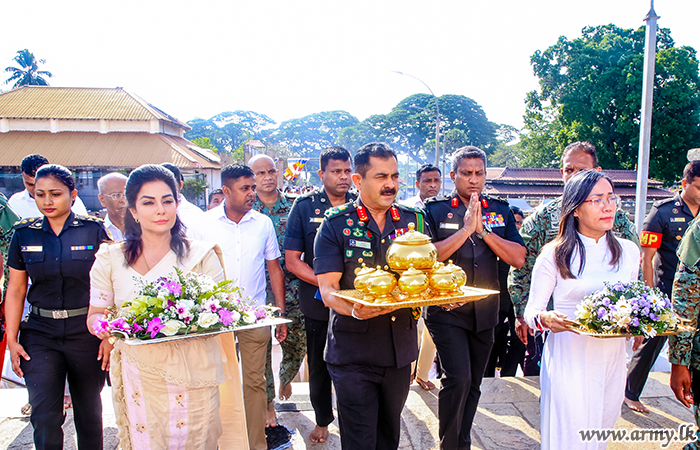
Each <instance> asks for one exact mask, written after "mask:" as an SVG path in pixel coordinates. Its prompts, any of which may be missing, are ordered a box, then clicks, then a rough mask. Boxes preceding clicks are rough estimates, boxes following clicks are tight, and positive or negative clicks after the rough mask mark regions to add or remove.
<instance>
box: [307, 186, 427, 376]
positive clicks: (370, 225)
mask: <svg viewBox="0 0 700 450" xmlns="http://www.w3.org/2000/svg"><path fill="white" fill-rule="evenodd" d="M385 220H386V222H385V224H384V229H383V230H382V231H379V227H378V226H377V223H376V222H375V220H374V218H373V217H372V216H371V214H369V212H368V211H367V208H366V207H365V206H364V204H363V203H362V201H361V199H359V198H358V199H357V200H355V201H354V202H352V203H346V204H345V205H341V206H336V207H334V208H331V209H329V210H328V211H327V212H326V220H324V221H323V222H322V223H321V226H320V228H319V229H318V233H317V234H316V240H315V243H314V255H315V256H314V272H315V273H316V275H320V274H324V273H331V272H339V273H342V276H341V278H340V289H354V281H355V274H356V270H357V269H359V268H360V267H361V265H362V263H365V264H366V265H367V266H370V267H376V266H378V265H380V266H382V267H383V266H384V265H385V264H386V251H387V250H388V249H389V246H390V245H391V243H392V242H393V240H394V239H396V237H398V236H401V234H403V233H405V232H407V231H408V224H409V223H414V224H416V229H417V230H418V231H421V229H423V232H426V234H427V229H425V228H424V227H423V225H424V218H423V213H422V211H420V210H415V209H412V208H409V207H407V206H402V205H397V204H394V206H393V207H391V208H390V209H389V210H387V211H386V219H385ZM416 329H417V326H416V320H415V319H414V317H413V314H412V311H411V309H408V308H404V309H399V310H396V311H394V312H393V313H390V314H383V315H381V316H378V317H375V318H372V319H368V320H357V319H355V318H353V317H350V316H345V315H341V314H337V313H336V312H335V311H333V310H331V312H330V316H329V322H328V337H327V339H326V350H325V354H324V358H325V360H326V362H327V363H329V364H339V365H341V364H357V365H366V366H379V367H392V366H393V367H404V366H405V365H407V364H410V363H411V362H412V361H414V360H415V359H416V357H417V356H418V341H417V334H416Z"/></svg>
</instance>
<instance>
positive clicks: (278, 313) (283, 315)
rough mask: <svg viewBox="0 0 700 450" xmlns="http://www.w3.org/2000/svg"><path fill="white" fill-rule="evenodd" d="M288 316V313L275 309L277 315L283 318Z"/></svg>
mask: <svg viewBox="0 0 700 450" xmlns="http://www.w3.org/2000/svg"><path fill="white" fill-rule="evenodd" d="M287 316H289V313H286V312H279V311H277V317H284V318H285V319H286V318H287Z"/></svg>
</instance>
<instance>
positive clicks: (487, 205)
mask: <svg viewBox="0 0 700 450" xmlns="http://www.w3.org/2000/svg"><path fill="white" fill-rule="evenodd" d="M481 207H482V208H488V207H489V202H487V201H486V199H485V198H482V199H481Z"/></svg>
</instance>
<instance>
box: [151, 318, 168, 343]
mask: <svg viewBox="0 0 700 450" xmlns="http://www.w3.org/2000/svg"><path fill="white" fill-rule="evenodd" d="M164 327H165V324H164V323H162V322H161V320H160V317H155V318H153V319H151V321H150V322H148V328H147V329H146V332H147V333H151V339H153V338H155V337H156V335H157V334H158V333H159V332H160V330H162V329H163V328H164Z"/></svg>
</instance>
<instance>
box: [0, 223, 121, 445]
mask: <svg viewBox="0 0 700 450" xmlns="http://www.w3.org/2000/svg"><path fill="white" fill-rule="evenodd" d="M107 239H108V236H107V231H106V230H105V228H104V225H103V224H102V220H100V219H96V218H92V217H87V216H74V214H73V213H72V212H71V213H70V215H69V216H68V218H67V219H66V222H65V224H64V226H63V229H62V230H61V232H60V234H59V235H58V236H56V235H55V234H54V232H53V230H52V229H51V226H50V225H49V221H48V220H47V219H45V218H43V217H40V218H31V219H25V220H22V221H20V222H17V224H15V234H14V236H13V238H12V241H11V243H10V251H9V256H8V265H9V266H10V267H11V268H13V269H16V270H22V271H26V272H27V275H28V276H29V277H30V278H31V280H32V285H31V287H30V288H29V292H28V293H27V301H28V302H29V303H30V305H31V307H30V314H29V315H28V317H27V318H25V319H24V320H23V321H22V323H20V335H19V343H20V344H21V345H22V346H23V347H24V350H25V351H26V352H27V354H28V355H29V356H30V357H31V359H30V360H29V361H25V360H24V359H23V358H20V364H21V368H22V371H23V372H24V379H25V381H26V383H27V390H28V391H29V403H30V404H31V405H32V415H31V423H32V425H33V427H34V444H35V446H36V448H37V450H44V449H62V448H63V430H62V429H61V426H62V425H63V422H64V419H65V416H64V414H63V390H64V385H65V381H66V377H67V378H68V385H69V387H70V393H71V397H72V402H73V409H74V414H75V415H74V419H75V428H76V432H77V434H78V443H79V448H80V449H81V450H93V449H97V450H99V449H101V448H102V401H101V399H100V391H101V390H102V387H103V386H104V381H105V372H103V371H102V369H101V364H102V362H101V361H98V360H97V353H98V350H99V346H100V340H99V339H98V338H97V337H95V336H94V335H92V334H91V333H90V332H89V331H88V329H87V324H86V319H87V312H88V306H89V304H90V269H91V267H92V264H93V262H94V261H95V253H96V252H97V249H98V248H99V246H100V243H102V242H104V241H106V240H107Z"/></svg>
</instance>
